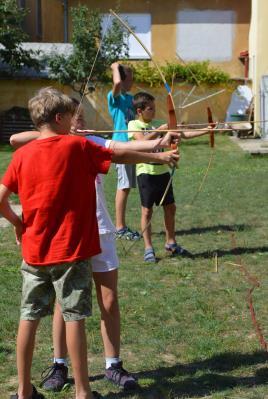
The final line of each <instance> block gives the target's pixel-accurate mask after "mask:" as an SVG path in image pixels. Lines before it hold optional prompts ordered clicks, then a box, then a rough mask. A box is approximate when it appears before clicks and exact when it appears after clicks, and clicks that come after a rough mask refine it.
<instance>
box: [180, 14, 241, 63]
mask: <svg viewBox="0 0 268 399" xmlns="http://www.w3.org/2000/svg"><path fill="white" fill-rule="evenodd" d="M234 20H235V13H234V12H233V11H221V10H203V11H197V10H193V9H188V10H183V11H180V12H178V14H177V53H178V54H179V55H180V56H181V57H182V58H183V59H184V60H186V61H187V60H188V61H189V60H196V61H202V60H211V61H218V62H220V61H230V60H231V59H232V54H233V40H234Z"/></svg>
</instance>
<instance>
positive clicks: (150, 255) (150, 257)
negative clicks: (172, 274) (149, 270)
mask: <svg viewBox="0 0 268 399" xmlns="http://www.w3.org/2000/svg"><path fill="white" fill-rule="evenodd" d="M143 259H144V262H151V263H156V257H155V252H154V249H153V248H147V249H145V251H144V256H143Z"/></svg>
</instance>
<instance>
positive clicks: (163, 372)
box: [97, 352, 268, 399]
mask: <svg viewBox="0 0 268 399" xmlns="http://www.w3.org/2000/svg"><path fill="white" fill-rule="evenodd" d="M267 360H268V355H267V353H266V352H255V353H252V354H241V353H223V354H219V355H216V356H213V357H212V358H210V359H206V360H196V361H194V362H192V363H189V364H177V365H174V366H172V367H161V368H158V369H156V370H149V371H144V372H140V373H137V374H136V376H137V377H138V378H140V379H143V378H145V379H149V380H152V382H151V383H149V384H147V386H146V387H140V389H139V390H138V391H137V393H138V394H139V396H140V397H144V398H153V399H172V398H174V399H175V398H180V397H192V396H193V397H200V398H202V397H203V396H207V395H209V394H211V393H212V392H221V391H224V390H227V389H231V388H234V387H248V388H250V387H253V386H257V385H262V384H266V383H268V367H267V368H266V367H263V368H259V369H258V370H256V372H255V374H254V375H251V376H245V375H239V376H237V372H236V376H231V375H226V374H225V373H226V372H230V371H232V370H235V369H238V368H240V367H246V366H254V365H258V364H260V363H265V362H266V361H267ZM200 372H203V375H201V376H200ZM196 373H198V376H195V374H196ZM247 374H248V372H247ZM182 376H185V377H186V378H185V379H184V380H182V378H181V377H182ZM178 377H180V381H176V378H178ZM97 379H98V376H97ZM130 395H133V393H128V392H119V393H118V392H117V393H112V392H110V393H109V394H108V395H106V396H105V397H106V398H107V399H114V398H127V397H129V396H130Z"/></svg>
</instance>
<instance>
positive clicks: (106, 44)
mask: <svg viewBox="0 0 268 399" xmlns="http://www.w3.org/2000/svg"><path fill="white" fill-rule="evenodd" d="M71 16H72V22H73V35H72V44H73V53H72V54H71V55H70V56H69V57H66V56H61V55H57V54H55V55H53V57H51V58H50V59H49V60H48V64H49V67H50V70H51V72H50V77H51V78H52V79H56V80H58V81H59V82H60V83H63V84H68V85H71V86H75V85H76V83H82V86H83V84H84V83H85V82H86V80H87V77H88V76H89V75H91V80H93V81H94V80H97V79H98V80H106V79H107V70H108V68H109V66H110V65H111V64H112V63H113V62H114V61H116V60H118V59H119V58H124V57H127V55H128V45H127V44H126V43H127V41H126V38H127V36H128V34H127V33H126V32H125V30H124V29H122V27H121V26H120V25H119V24H118V22H117V21H116V20H113V21H112V23H111V26H110V27H108V29H107V30H105V32H103V28H102V17H101V14H100V12H99V11H98V10H96V9H89V8H88V7H86V6H78V7H75V8H72V9H71ZM94 61H95V64H94Z"/></svg>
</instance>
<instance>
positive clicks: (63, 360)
mask: <svg viewBox="0 0 268 399" xmlns="http://www.w3.org/2000/svg"><path fill="white" fill-rule="evenodd" d="M53 362H54V363H58V364H64V366H66V367H68V360H67V359H66V358H64V357H62V358H61V357H54V360H53Z"/></svg>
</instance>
